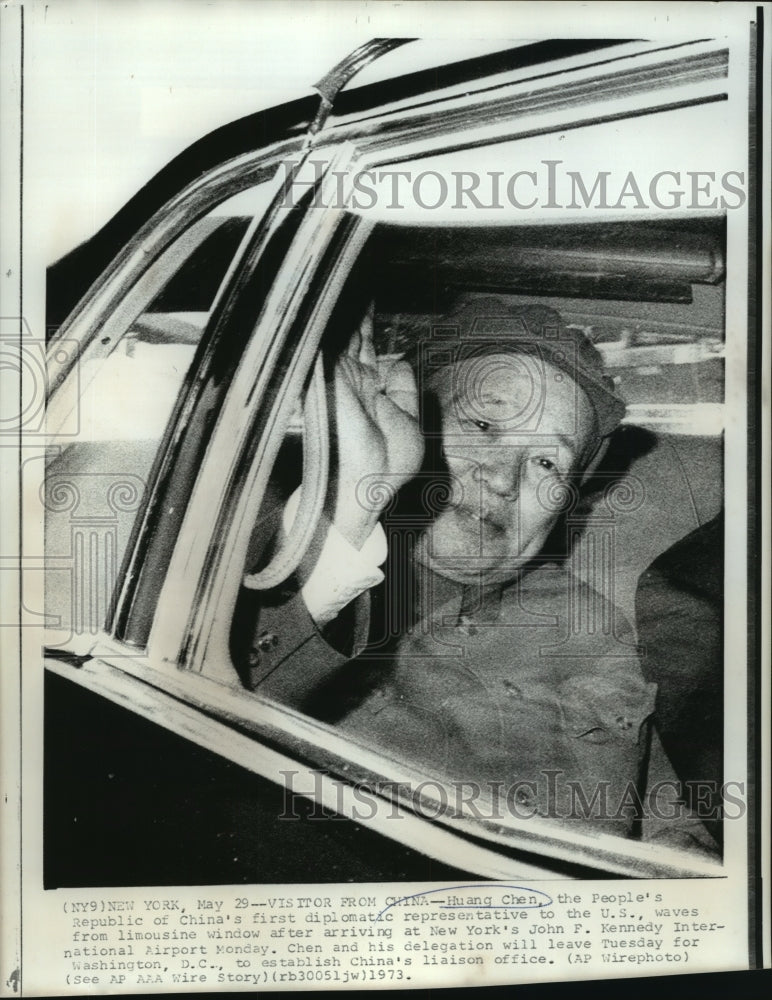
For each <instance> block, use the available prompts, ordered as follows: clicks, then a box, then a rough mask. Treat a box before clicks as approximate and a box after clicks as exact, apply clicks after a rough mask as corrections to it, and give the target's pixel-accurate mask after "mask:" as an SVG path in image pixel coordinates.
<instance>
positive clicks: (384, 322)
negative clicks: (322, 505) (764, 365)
mask: <svg viewBox="0 0 772 1000" xmlns="http://www.w3.org/2000/svg"><path fill="white" fill-rule="evenodd" d="M723 246H724V227H723V221H722V220H721V219H708V220H705V219H699V220H694V221H688V222H685V221H684V220H679V221H678V222H677V223H661V222H658V223H651V222H646V223H636V224H630V223H624V224H623V223H606V224H595V225H571V226H567V225H566V226H560V227H553V226H549V227H548V226H538V227H537V226H534V227H525V226H520V227H517V228H514V227H513V228H502V227H491V228H490V229H484V228H481V227H469V228H461V227H452V228H450V227H437V228H430V227H425V226H424V227H420V226H411V227H405V226H387V225H381V226H378V227H376V228H375V230H374V231H373V234H372V236H371V237H370V240H369V242H368V244H367V246H366V247H365V250H364V252H363V253H362V255H361V257H360V259H359V260H358V262H357V264H356V266H355V268H354V270H353V272H352V273H351V275H350V276H349V280H348V284H347V287H346V289H345V290H344V292H343V294H342V296H341V300H340V302H339V306H338V308H337V309H336V312H335V314H334V315H333V316H332V318H331V320H330V323H329V327H328V330H327V332H326V334H325V337H324V339H323V341H322V344H323V351H324V352H325V355H326V358H327V362H328V366H329V364H330V363H332V362H333V361H334V359H335V357H336V355H337V352H339V351H340V350H342V348H343V346H344V345H345V343H346V340H347V336H348V333H347V331H350V330H351V329H353V326H354V324H355V323H356V316H357V309H360V310H361V309H362V308H363V306H362V303H363V301H365V300H366V299H367V298H368V297H370V298H371V299H372V300H373V301H374V303H375V318H374V325H375V342H376V349H377V352H378V353H379V354H395V353H398V354H400V353H401V354H405V355H406V356H408V357H409V356H410V350H411V348H412V347H414V345H415V341H416V338H417V337H418V336H425V335H426V332H427V330H429V329H431V328H432V325H433V324H438V323H441V321H442V316H443V314H444V313H446V312H447V311H448V310H449V309H450V308H451V307H452V305H453V302H454V301H455V300H456V299H457V297H458V296H459V295H461V294H463V295H465V296H468V295H470V294H480V295H487V294H490V293H495V294H497V295H499V296H501V295H503V296H506V297H507V298H508V299H510V300H511V301H512V302H522V303H539V304H544V305H547V306H550V307H552V308H554V309H556V310H558V312H559V313H560V314H561V315H562V317H563V319H564V321H565V323H566V324H567V325H569V326H576V327H580V328H581V329H582V330H583V331H584V332H585V333H586V334H587V335H588V336H589V337H590V339H592V341H593V342H594V343H595V345H596V346H597V348H598V350H599V351H600V352H601V354H602V356H603V359H604V362H605V365H606V368H607V371H608V372H609V374H610V375H611V376H612V377H613V379H614V381H615V384H616V386H617V389H618V391H619V392H620V394H621V395H622V397H623V398H624V399H625V401H626V403H627V414H626V416H625V418H624V420H623V422H622V425H621V426H620V427H619V428H618V429H617V430H616V431H615V432H614V433H613V435H612V436H611V438H610V440H609V442H608V447H607V450H606V452H605V454H604V456H603V458H602V460H601V462H600V464H599V465H598V466H597V467H596V468H595V469H594V471H593V473H592V475H591V476H590V478H589V479H588V480H587V481H585V482H584V483H583V486H582V490H581V497H580V500H579V502H578V503H576V504H575V505H574V506H573V508H572V509H571V510H570V511H568V512H567V513H566V516H565V517H564V518H563V519H562V520H561V523H560V524H559V525H558V526H557V527H556V530H555V532H553V535H552V536H551V538H550V540H549V542H548V545H547V549H546V551H547V553H552V552H553V551H554V553H555V555H556V557H560V558H561V559H564V560H565V561H566V565H567V567H568V569H569V570H570V571H571V572H572V573H574V574H575V575H577V576H578V577H579V578H580V579H583V580H584V581H585V582H591V581H592V582H593V585H594V586H595V587H596V589H598V579H597V568H596V566H595V564H594V562H593V561H592V560H591V559H589V558H587V554H586V549H585V548H584V547H583V546H582V544H581V541H580V540H581V539H586V538H587V537H588V536H591V535H592V534H593V533H596V534H597V532H599V531H600V532H601V534H603V533H605V534H606V536H607V537H610V536H609V535H608V533H609V531H611V532H612V533H613V539H612V540H611V541H610V543H609V544H610V546H611V552H612V558H613V565H609V567H608V573H607V577H606V578H605V580H604V587H605V588H606V593H607V594H608V595H609V596H611V597H612V600H613V602H614V603H615V604H616V605H617V606H618V607H619V609H620V610H621V611H622V613H623V615H624V617H625V618H626V619H627V621H628V622H629V623H630V624H631V625H633V627H634V623H635V592H636V586H637V583H638V580H639V578H640V576H641V574H642V573H643V572H644V571H645V570H646V568H647V567H648V566H649V565H650V564H651V563H652V562H653V561H654V560H655V559H656V557H657V556H659V555H660V554H661V553H663V552H665V551H666V550H667V549H669V548H670V547H671V546H672V545H673V544H674V543H675V542H677V541H678V540H679V539H682V538H683V537H685V536H686V535H688V534H689V533H690V532H692V531H694V530H695V529H697V528H699V527H700V526H701V525H705V524H707V523H709V522H710V521H712V520H713V519H714V518H715V517H716V516H717V515H718V514H719V512H720V510H721V506H722V496H723V476H722V466H723V459H722V402H723V386H724V382H723V364H724V357H723V355H724V284H723V281H724V254H723ZM301 431H302V421H301V420H300V417H299V414H298V419H297V420H295V421H294V422H293V427H292V428H291V432H290V433H289V434H288V436H287V439H286V440H285V442H284V444H283V446H282V451H281V452H280V455H279V458H278V460H277V462H276V466H275V470H274V474H273V477H272V480H271V484H270V486H269V495H268V496H267V497H266V502H265V504H264V508H263V509H264V510H275V509H276V506H277V504H279V503H281V502H283V501H286V499H287V498H288V497H289V495H290V494H291V493H292V492H293V491H294V490H295V489H296V488H297V486H298V485H299V483H300V468H301V453H302V443H301V437H302V434H301ZM269 521H270V524H271V529H270V530H271V531H272V530H273V529H274V520H273V519H269ZM271 551H272V550H271V547H270V541H269V539H267V538H266V535H265V532H264V531H261V529H260V523H259V521H258V524H257V526H256V530H255V532H254V534H253V538H252V544H251V546H250V550H249V555H248V558H247V565H246V566H245V570H246V571H247V572H249V571H250V568H252V569H254V568H255V566H260V565H263V564H264V562H265V560H266V559H268V558H269V557H270V553H271ZM261 559H262V562H261ZM609 588H610V589H609Z"/></svg>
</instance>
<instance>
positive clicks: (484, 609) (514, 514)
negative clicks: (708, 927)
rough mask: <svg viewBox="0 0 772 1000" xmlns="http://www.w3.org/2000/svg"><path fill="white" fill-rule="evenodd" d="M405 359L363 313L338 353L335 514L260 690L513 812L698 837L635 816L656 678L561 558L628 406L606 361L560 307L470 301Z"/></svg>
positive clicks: (646, 782)
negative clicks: (564, 529)
mask: <svg viewBox="0 0 772 1000" xmlns="http://www.w3.org/2000/svg"><path fill="white" fill-rule="evenodd" d="M413 355H414V356H413V358H412V361H413V364H412V365H411V364H410V363H409V360H408V359H406V358H404V357H394V356H391V357H387V358H383V359H378V358H377V357H376V355H375V350H374V346H373V336H372V320H371V318H370V317H367V318H366V319H365V321H364V322H363V324H362V327H361V329H360V330H359V331H358V333H357V335H356V336H355V337H354V338H353V339H352V342H351V344H350V345H349V348H348V351H347V352H346V353H345V355H344V356H343V357H342V358H340V359H339V361H338V364H337V367H336V371H335V388H334V395H335V427H336V435H337V445H338V447H337V467H336V468H337V475H336V476H335V477H334V479H333V482H332V484H331V489H330V493H329V496H328V504H327V515H328V518H327V522H326V524H325V526H324V530H323V532H322V535H321V537H320V539H319V542H318V544H317V545H316V546H315V547H313V549H312V552H311V553H309V555H308V556H307V558H306V560H305V561H304V565H303V566H301V569H300V572H299V574H298V580H297V587H296V589H295V590H294V591H293V589H292V588H291V587H290V588H285V589H283V590H282V591H281V593H278V594H275V595H274V596H273V601H272V602H269V603H268V604H267V605H266V606H264V607H263V608H262V610H261V612H260V617H259V622H258V626H257V630H256V633H255V638H254V641H253V645H252V650H253V661H252V662H253V664H254V663H255V661H256V660H257V663H258V666H257V669H256V671H255V672H254V673H253V685H254V686H255V687H257V688H258V689H259V690H261V691H262V692H263V693H265V694H268V695H271V696H273V697H276V698H278V699H281V700H283V701H285V702H289V703H290V704H294V705H296V706H298V707H301V708H302V709H303V710H304V711H307V712H308V713H309V714H312V715H314V716H316V717H318V718H323V719H325V720H327V721H332V722H335V723H336V724H337V725H339V726H340V727H341V728H342V729H343V730H345V731H347V732H350V733H353V734H356V735H357V736H358V737H359V738H360V739H361V740H362V741H363V742H365V743H367V744H368V745H375V746H377V747H379V748H381V749H383V750H386V751H388V752H389V753H390V754H392V755H396V756H398V757H399V758H401V759H402V760H404V761H406V762H408V763H410V764H412V765H414V766H416V767H418V768H419V770H420V772H421V773H428V774H430V775H432V776H437V777H439V776H441V777H443V778H445V779H450V780H452V781H464V782H471V783H473V784H474V785H475V786H476V787H477V788H479V789H480V791H481V794H482V795H485V794H486V793H487V794H491V795H499V796H502V797H505V801H506V803H507V809H508V811H509V813H510V814H514V815H519V816H522V817H527V816H532V815H541V816H545V817H548V818H552V819H555V820H558V821H573V822H575V821H577V820H579V821H589V822H592V823H593V825H595V826H596V827H597V826H600V827H603V828H606V829H608V830H609V831H612V832H615V833H620V834H623V835H626V836H634V837H637V836H641V835H643V836H652V835H661V834H664V835H665V836H667V835H668V833H669V832H672V831H674V830H675V829H676V826H678V830H679V832H678V835H677V836H676V837H674V838H673V839H675V840H676V841H677V842H679V843H680V844H681V845H682V846H683V845H684V843H686V844H687V846H688V845H689V844H690V843H691V839H692V836H693V835H694V836H695V837H696V840H697V841H698V842H699V841H704V838H703V832H702V831H701V830H700V829H697V830H696V832H695V831H694V830H692V831H690V830H689V829H688V827H687V831H686V833H684V832H683V826H682V825H680V824H678V825H675V824H673V823H670V824H668V823H666V822H662V820H663V819H665V817H664V816H663V815H655V816H654V822H652V818H651V816H650V815H648V813H649V811H650V810H649V807H648V806H645V807H642V803H643V802H644V800H645V798H646V796H647V793H648V791H650V790H651V788H652V786H653V785H654V784H656V783H657V782H658V781H659V780H660V779H662V780H669V779H672V777H673V775H672V771H671V770H670V769H669V766H668V763H667V760H666V758H665V756H664V753H663V752H662V750H661V747H660V745H659V741H658V739H657V736H656V733H655V732H654V731H653V729H652V725H651V715H652V712H653V709H654V698H655V693H656V686H655V685H654V684H650V683H647V682H646V681H645V680H644V677H643V676H642V674H641V670H640V666H639V661H638V657H637V650H636V647H635V645H634V640H633V637H632V633H631V631H630V629H629V626H628V625H627V623H626V622H625V621H623V620H622V618H621V616H620V614H619V613H618V611H617V609H616V608H615V607H614V606H613V604H611V603H610V602H609V600H608V599H607V598H606V597H604V596H602V594H601V593H599V592H598V591H597V590H595V589H593V588H590V587H588V586H586V585H585V584H583V583H581V582H579V581H578V580H577V579H576V578H574V577H573V576H571V575H570V574H568V573H567V572H566V570H565V569H563V568H562V566H561V565H560V560H559V558H557V557H558V556H559V555H560V550H561V546H560V544H559V543H556V540H555V539H556V532H555V529H556V525H557V524H558V522H559V519H560V516H561V514H562V513H563V512H564V511H566V510H567V509H570V508H571V506H572V505H573V504H574V503H575V502H576V499H577V497H578V487H579V486H580V484H581V482H582V480H583V478H584V477H585V476H586V475H587V472H588V470H589V469H590V468H591V466H592V465H593V464H594V463H596V462H597V460H598V456H599V454H600V453H601V451H602V450H603V446H604V442H605V440H606V439H607V437H608V435H609V434H611V432H612V431H613V430H614V429H615V427H616V426H617V425H618V423H619V421H620V419H621V417H622V415H623V413H624V403H623V402H622V400H621V399H620V398H619V397H618V395H617V394H616V392H615V390H614V386H613V383H612V382H611V380H610V379H609V378H608V376H607V375H606V374H605V372H604V370H603V364H602V359H601V356H600V354H599V352H598V351H597V349H596V348H595V347H594V346H593V345H592V344H591V342H590V341H589V340H588V339H587V338H586V337H585V336H584V335H583V334H582V333H581V332H580V331H579V330H577V329H575V328H567V327H566V326H565V324H564V323H563V321H562V319H561V317H560V316H559V315H558V313H556V312H555V311H554V310H552V309H548V308H546V307H543V306H537V305H531V306H521V305H514V304H513V303H512V302H511V300H507V299H505V298H491V297H482V296H470V297H468V298H467V299H466V300H465V301H463V302H462V304H461V305H460V307H459V308H457V309H456V310H454V311H453V312H452V313H451V314H449V315H446V316H444V317H442V319H441V321H440V322H438V323H437V324H435V326H434V329H433V330H432V331H429V336H426V337H424V338H423V339H419V341H418V343H417V346H416V349H415V350H414V352H413ZM414 369H415V370H416V371H417V372H418V375H419V379H420V382H421V384H420V390H421V397H422V398H423V401H424V407H423V415H422V416H423V419H422V421H421V423H420V424H419V417H418V399H419V393H418V389H417V387H416V382H415V379H414V376H413V370H414ZM398 491H400V492H399V502H398V503H396V504H395V495H396V494H397V492H398ZM294 499H295V500H296V499H297V498H294ZM294 507H296V503H291V504H289V505H288V508H287V509H286V510H285V511H284V530H285V531H287V532H289V531H291V530H292V519H293V516H294V511H293V508H294ZM562 548H563V549H564V548H565V546H562ZM387 557H388V565H387V567H386V571H385V574H384V571H383V570H382V569H381V568H380V567H381V564H383V563H384V562H386V560H387ZM605 558H608V554H606V556H605ZM600 559H601V554H600V553H599V570H600V565H601V564H600ZM599 586H602V581H601V580H600V577H599ZM371 589H372V590H373V600H372V601H370V600H369V598H368V591H370V590H371ZM267 640H268V641H267ZM256 650H262V651H263V652H262V653H260V654H258V656H257V657H255V656H254V652H255V651H256ZM665 787H666V788H667V791H668V793H669V794H670V798H671V799H672V797H673V792H672V785H671V786H665ZM656 801H659V800H658V799H656V796H655V802H656ZM670 807H671V808H672V802H671V804H670ZM654 812H655V814H657V809H656V808H655V810H654Z"/></svg>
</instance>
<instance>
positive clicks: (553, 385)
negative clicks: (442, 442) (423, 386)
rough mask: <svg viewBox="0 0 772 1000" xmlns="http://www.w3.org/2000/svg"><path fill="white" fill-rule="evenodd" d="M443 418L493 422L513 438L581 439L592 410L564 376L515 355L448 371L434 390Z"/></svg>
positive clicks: (476, 361)
mask: <svg viewBox="0 0 772 1000" xmlns="http://www.w3.org/2000/svg"><path fill="white" fill-rule="evenodd" d="M437 388H438V389H440V402H441V405H442V407H443V409H444V410H445V412H446V413H448V412H449V414H450V415H451V416H453V417H456V418H457V419H459V420H464V419H471V420H495V421H496V423H497V426H498V428H499V429H500V430H502V431H505V432H509V433H513V434H514V433H516V434H523V433H525V434H550V435H562V436H563V437H564V439H565V440H568V439H569V438H572V437H575V436H576V435H578V434H582V435H583V434H584V433H585V432H586V430H587V429H588V427H589V426H590V425H591V424H592V413H593V411H592V407H591V405H590V403H589V400H588V399H587V398H586V395H585V393H584V391H583V390H582V389H581V388H580V386H579V385H578V383H577V382H575V381H574V380H573V379H572V378H571V377H570V376H569V375H567V374H566V373H565V372H564V371H561V370H560V369H557V368H555V367H554V366H553V365H551V364H549V363H545V362H543V361H539V363H536V361H535V360H534V359H533V358H529V357H523V356H521V355H517V354H507V353H501V354H491V355H486V356H485V357H481V358H474V359H464V360H462V361H458V362H455V363H454V364H453V365H449V366H448V368H447V369H446V371H445V373H444V378H443V379H442V380H441V382H440V384H438V386H437Z"/></svg>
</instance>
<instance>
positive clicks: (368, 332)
mask: <svg viewBox="0 0 772 1000" xmlns="http://www.w3.org/2000/svg"><path fill="white" fill-rule="evenodd" d="M373 313H374V308H373V303H372V302H371V303H370V305H369V306H368V308H367V312H366V313H365V314H364V316H363V317H362V322H361V323H360V324H359V332H360V336H361V346H360V350H359V360H360V361H361V362H362V364H363V365H367V366H368V368H376V367H377V365H378V362H377V359H376V356H375V341H374V339H373Z"/></svg>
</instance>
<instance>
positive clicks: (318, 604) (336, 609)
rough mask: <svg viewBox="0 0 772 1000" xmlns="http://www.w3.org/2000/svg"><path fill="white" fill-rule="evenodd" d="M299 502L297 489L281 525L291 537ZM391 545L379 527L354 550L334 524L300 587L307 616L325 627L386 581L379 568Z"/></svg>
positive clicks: (285, 510)
mask: <svg viewBox="0 0 772 1000" xmlns="http://www.w3.org/2000/svg"><path fill="white" fill-rule="evenodd" d="M299 502H300V490H299V489H297V490H295V492H294V493H293V494H292V496H291V497H290V498H289V500H288V501H287V504H286V506H285V508H284V515H283V517H282V523H283V526H284V531H285V532H286V533H287V534H289V532H290V531H291V530H292V525H293V524H294V521H295V514H296V512H297V509H298V504H299ZM387 555H388V545H387V542H386V534H385V532H384V530H383V528H382V527H381V525H380V524H377V525H376V526H375V528H374V529H373V531H372V533H371V534H370V537H369V538H368V539H367V541H366V542H365V543H364V545H363V546H362V548H361V549H355V548H354V546H353V545H352V544H351V543H350V542H349V541H348V539H346V538H345V537H344V536H343V535H342V534H341V533H340V532H339V531H338V529H337V528H336V527H335V525H334V524H331V525H330V526H329V527H328V529H327V535H326V536H325V540H324V543H323V545H322V551H321V553H320V555H319V559H318V560H317V563H316V566H314V568H313V570H312V571H311V573H310V574H309V576H308V579H307V580H306V581H305V582H304V583H303V585H302V587H301V591H300V592H301V594H302V595H303V600H304V601H305V605H306V607H307V608H308V612H309V614H310V615H311V617H312V618H313V619H314V621H315V622H316V624H317V625H326V624H327V623H328V622H331V621H332V620H333V619H334V618H336V617H337V616H338V615H339V614H340V612H341V611H342V610H343V609H344V608H345V607H346V605H347V604H350V603H351V602H352V601H353V600H354V599H355V598H357V597H359V595H360V594H363V593H364V592H365V591H366V590H369V589H370V588H371V587H375V586H376V585H377V584H379V583H381V582H382V580H383V572H382V570H380V569H379V568H378V567H379V566H380V565H381V564H382V563H384V562H385V561H386V556H387Z"/></svg>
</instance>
